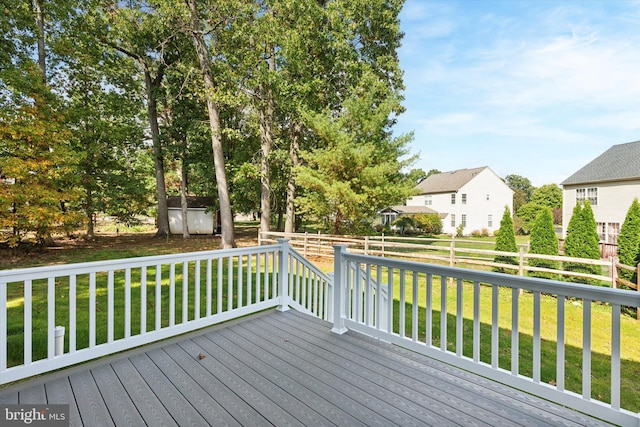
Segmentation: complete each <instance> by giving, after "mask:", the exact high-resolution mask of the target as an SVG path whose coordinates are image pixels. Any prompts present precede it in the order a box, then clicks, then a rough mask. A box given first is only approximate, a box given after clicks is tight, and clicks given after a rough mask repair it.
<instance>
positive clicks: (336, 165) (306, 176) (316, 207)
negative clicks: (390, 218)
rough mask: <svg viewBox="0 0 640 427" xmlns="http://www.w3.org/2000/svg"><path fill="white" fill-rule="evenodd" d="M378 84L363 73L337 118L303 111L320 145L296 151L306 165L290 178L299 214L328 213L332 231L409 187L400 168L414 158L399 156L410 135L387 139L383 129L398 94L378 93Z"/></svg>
mask: <svg viewBox="0 0 640 427" xmlns="http://www.w3.org/2000/svg"><path fill="white" fill-rule="evenodd" d="M381 86H383V83H382V82H380V81H379V80H377V79H376V78H375V76H374V74H373V73H371V72H369V73H367V74H366V75H365V76H363V78H362V79H361V81H360V83H359V85H358V86H357V87H356V88H355V89H354V91H353V93H352V95H351V97H349V98H348V99H347V100H345V102H344V104H343V105H344V109H343V111H342V113H341V114H340V115H339V116H338V117H332V114H331V113H330V112H325V113H323V114H315V113H307V114H306V115H305V120H306V123H307V125H308V126H309V127H310V128H311V129H313V130H314V132H315V133H316V134H317V136H318V137H319V138H320V140H321V141H322V142H323V143H324V144H323V145H324V146H323V147H322V148H316V149H315V150H313V151H307V152H304V153H302V154H303V156H302V157H303V159H304V160H305V161H306V164H305V165H303V166H300V167H298V168H297V169H296V183H297V184H298V185H299V186H301V187H302V188H304V189H305V190H306V192H305V193H304V195H302V196H301V197H300V198H299V199H298V200H297V202H298V204H299V207H300V210H301V211H302V212H303V213H308V214H311V215H313V216H315V217H317V218H327V219H328V218H332V220H333V223H334V226H333V233H334V234H339V233H340V229H341V227H342V225H343V223H344V222H347V223H348V222H356V221H360V220H361V219H363V218H373V217H374V216H375V214H376V212H378V211H379V210H380V209H382V208H383V207H385V206H390V205H394V204H398V203H400V202H401V201H402V200H404V199H406V198H407V197H408V196H410V195H412V194H413V193H414V191H415V187H414V186H415V184H414V183H413V182H411V181H410V180H409V179H407V176H406V175H404V174H402V173H401V171H402V169H403V168H404V167H406V166H408V165H409V164H410V163H412V162H413V161H414V159H413V158H409V159H407V160H400V158H401V157H403V156H404V155H405V154H407V151H406V146H407V144H408V142H409V141H410V138H411V137H410V136H403V137H399V138H391V137H390V135H388V134H387V132H385V129H386V127H387V125H388V122H387V120H388V117H389V114H391V112H392V111H393V109H394V108H396V107H397V102H398V99H397V98H396V97H395V96H393V95H391V94H388V96H387V98H386V99H384V98H383V99H381V98H379V92H380V91H382V88H381ZM365 88H366V89H365Z"/></svg>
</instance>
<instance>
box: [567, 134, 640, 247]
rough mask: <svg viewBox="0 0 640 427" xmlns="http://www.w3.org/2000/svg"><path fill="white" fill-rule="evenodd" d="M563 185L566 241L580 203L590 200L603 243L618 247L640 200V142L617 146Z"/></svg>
mask: <svg viewBox="0 0 640 427" xmlns="http://www.w3.org/2000/svg"><path fill="white" fill-rule="evenodd" d="M560 185H562V199H563V200H562V224H563V225H562V237H563V238H564V237H566V235H567V226H568V224H569V220H570V219H571V215H572V213H573V208H574V207H575V205H576V203H583V202H584V200H589V203H590V204H591V207H592V208H593V215H594V217H595V220H596V223H597V225H598V234H599V235H600V240H601V241H602V242H605V243H614V244H615V243H617V242H618V234H619V233H620V227H621V226H622V223H623V222H624V218H625V216H626V215H627V211H628V210H629V206H631V202H632V201H633V199H634V198H636V197H638V198H640V141H636V142H629V143H626V144H618V145H614V146H613V147H611V148H609V149H608V150H607V151H605V152H604V153H602V154H601V155H600V156H598V157H596V158H595V159H594V160H592V161H591V162H590V163H588V164H587V165H585V166H584V167H583V168H582V169H580V170H578V171H577V172H576V173H574V174H573V175H571V176H570V177H569V178H567V179H566V180H564V181H563V182H562V183H561V184H560Z"/></svg>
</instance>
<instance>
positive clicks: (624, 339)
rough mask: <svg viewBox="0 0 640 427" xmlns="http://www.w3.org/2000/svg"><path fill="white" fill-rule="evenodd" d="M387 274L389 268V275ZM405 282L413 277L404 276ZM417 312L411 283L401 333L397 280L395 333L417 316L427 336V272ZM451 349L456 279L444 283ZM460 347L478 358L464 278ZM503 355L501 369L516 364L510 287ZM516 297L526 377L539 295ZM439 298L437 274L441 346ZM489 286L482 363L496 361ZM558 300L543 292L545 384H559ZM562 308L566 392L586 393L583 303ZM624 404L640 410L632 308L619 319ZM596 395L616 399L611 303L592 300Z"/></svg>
mask: <svg viewBox="0 0 640 427" xmlns="http://www.w3.org/2000/svg"><path fill="white" fill-rule="evenodd" d="M385 275H386V273H385ZM406 283H407V284H408V283H410V278H409V277H408V276H407V277H406ZM418 283H419V285H418V309H417V318H416V317H415V313H414V310H413V292H412V290H411V289H409V286H408V285H407V286H406V287H405V295H404V313H405V320H404V322H403V326H404V330H403V331H401V330H400V313H402V312H403V310H402V308H401V301H402V299H401V294H400V278H399V275H398V274H397V273H396V275H395V277H394V320H393V322H394V323H393V325H394V326H393V327H394V331H395V332H396V333H399V334H401V335H403V336H406V337H412V336H413V325H414V323H415V322H414V319H416V322H417V328H418V333H417V335H418V340H419V341H421V342H425V341H426V337H427V331H426V325H427V322H426V316H427V310H426V306H427V304H426V298H427V291H426V288H427V286H426V277H424V275H419V277H418ZM445 287H446V307H447V310H446V313H447V315H446V330H447V333H446V339H447V343H446V348H447V350H449V351H452V352H455V351H456V316H455V313H456V307H457V298H458V296H457V284H456V283H453V284H452V283H450V282H449V281H447V282H446V285H445ZM462 288H463V298H462V305H463V317H464V320H463V346H462V353H463V355H464V356H467V357H470V358H471V357H473V284H472V283H467V282H463V284H462ZM498 297H499V298H498V318H499V334H498V337H499V350H498V351H499V355H498V360H499V362H498V365H499V367H500V368H503V369H506V370H508V371H511V369H512V361H511V355H512V333H511V331H512V302H513V292H512V290H511V288H504V287H501V288H499V291H498ZM516 298H517V300H518V368H517V369H518V372H519V373H520V374H522V375H525V376H527V377H532V375H533V329H534V327H533V307H534V295H533V293H530V292H523V293H517V295H516ZM441 302H442V288H441V280H440V278H439V277H434V278H433V282H432V299H431V307H432V308H433V309H432V319H431V325H432V328H431V332H430V335H431V343H432V344H433V345H434V346H436V347H440V344H441V334H440V331H441V320H442V318H441V310H440V307H441ZM492 304H493V303H492V289H491V287H490V286H486V285H481V287H480V322H481V324H480V360H481V361H483V362H485V363H489V364H490V363H491V362H492V361H491V334H492V331H491V329H492V328H491V323H492ZM557 305H558V299H557V298H556V297H555V296H552V295H545V294H542V295H541V296H540V307H541V321H540V337H541V343H540V347H541V348H540V360H541V367H540V381H541V382H544V383H548V384H551V385H555V384H557V383H558V382H559V378H557V375H556V361H557V354H558V349H557V334H558V330H557V325H558V321H557V320H558V319H557ZM564 310H565V316H564V318H565V330H564V338H565V349H564V352H565V357H564V361H565V362H564V363H565V375H564V381H565V389H567V390H570V391H573V392H575V393H578V394H582V379H583V369H582V368H583V366H584V362H585V361H584V360H583V351H582V347H583V312H584V307H583V304H582V301H579V300H574V299H566V300H565V303H564ZM620 335H621V337H620V340H621V386H620V394H621V406H622V407H623V408H625V409H627V410H630V411H632V412H638V411H640V387H638V383H637V379H638V378H640V345H638V343H639V342H640V322H639V321H638V320H636V319H635V316H634V315H633V314H632V312H631V311H628V312H627V313H623V315H622V318H621V332H620ZM591 398H593V399H597V400H601V401H603V402H607V403H610V401H611V307H610V306H609V305H606V304H599V303H592V305H591Z"/></svg>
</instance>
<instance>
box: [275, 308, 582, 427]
mask: <svg viewBox="0 0 640 427" xmlns="http://www.w3.org/2000/svg"><path fill="white" fill-rule="evenodd" d="M270 320H275V321H278V322H282V324H283V325H287V326H289V327H291V326H293V325H295V326H297V327H298V328H303V329H302V330H304V331H305V333H306V334H308V335H310V336H314V337H320V338H323V339H326V340H328V342H330V343H331V344H333V345H335V347H334V348H333V350H332V351H334V352H336V354H338V355H339V356H340V357H347V356H348V355H349V354H350V353H353V355H354V358H355V359H358V360H360V361H361V363H365V364H367V365H369V366H370V367H371V368H372V369H375V370H376V371H377V372H380V373H381V374H382V375H384V376H385V377H387V378H388V379H389V380H393V381H397V382H398V383H399V384H401V385H402V386H403V387H407V388H409V390H413V391H414V393H420V392H424V391H425V390H426V389H430V390H432V392H431V393H430V395H431V397H432V398H433V399H435V400H436V401H437V402H438V405H446V406H449V407H450V408H451V409H450V410H459V411H461V412H463V413H464V414H466V416H468V417H469V418H470V419H474V418H475V419H477V420H482V421H481V422H484V423H489V424H491V425H502V424H504V423H508V424H511V425H524V426H537V425H539V424H540V419H539V416H532V415H531V414H529V413H527V412H522V411H519V410H517V409H514V408H513V407H512V406H510V405H506V404H505V405H496V401H502V400H505V399H504V397H503V396H501V395H497V394H495V393H494V394H487V393H484V390H481V389H478V388H476V387H472V386H471V384H470V383H468V382H466V381H458V380H457V378H456V377H450V376H447V375H442V374H441V372H440V371H438V370H437V369H435V367H432V368H431V369H429V370H426V369H421V368H423V367H424V365H416V364H415V363H414V364H412V363H410V362H411V360H408V359H406V358H401V357H398V355H397V353H395V352H392V351H386V352H385V351H384V350H382V349H381V347H380V346H379V345H376V344H378V343H375V344H373V343H370V344H369V346H365V345H364V344H365V343H363V340H362V339H359V338H358V337H350V336H348V335H347V336H345V337H341V338H339V339H335V338H337V337H335V336H332V335H331V334H325V332H326V329H325V330H323V329H322V328H318V327H316V326H321V325H318V324H317V323H316V322H313V321H309V320H307V319H305V318H304V317H299V316H296V317H295V318H293V317H285V316H282V317H279V318H278V319H275V318H274V319H270ZM272 324H273V325H274V326H276V324H275V323H272ZM358 335H359V336H361V335H360V334H358ZM345 338H346V339H345ZM351 338H352V339H351ZM549 421H550V422H553V423H554V424H556V425H565V424H562V421H564V420H562V419H550V420H549ZM566 425H576V423H571V424H566Z"/></svg>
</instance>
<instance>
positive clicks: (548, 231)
mask: <svg viewBox="0 0 640 427" xmlns="http://www.w3.org/2000/svg"><path fill="white" fill-rule="evenodd" d="M529 252H531V253H534V254H544V255H558V238H557V237H556V232H555V229H554V227H553V215H552V214H551V209H549V208H548V207H545V208H544V209H543V210H542V211H541V212H540V214H539V215H538V217H537V218H536V220H535V222H534V224H533V228H532V229H531V246H530V248H529ZM529 265H531V266H533V267H541V268H548V269H557V268H558V263H557V262H556V261H551V260H544V259H536V258H531V259H529ZM529 275H530V276H533V277H541V278H545V279H557V275H554V274H552V273H546V272H538V271H530V272H529Z"/></svg>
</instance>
